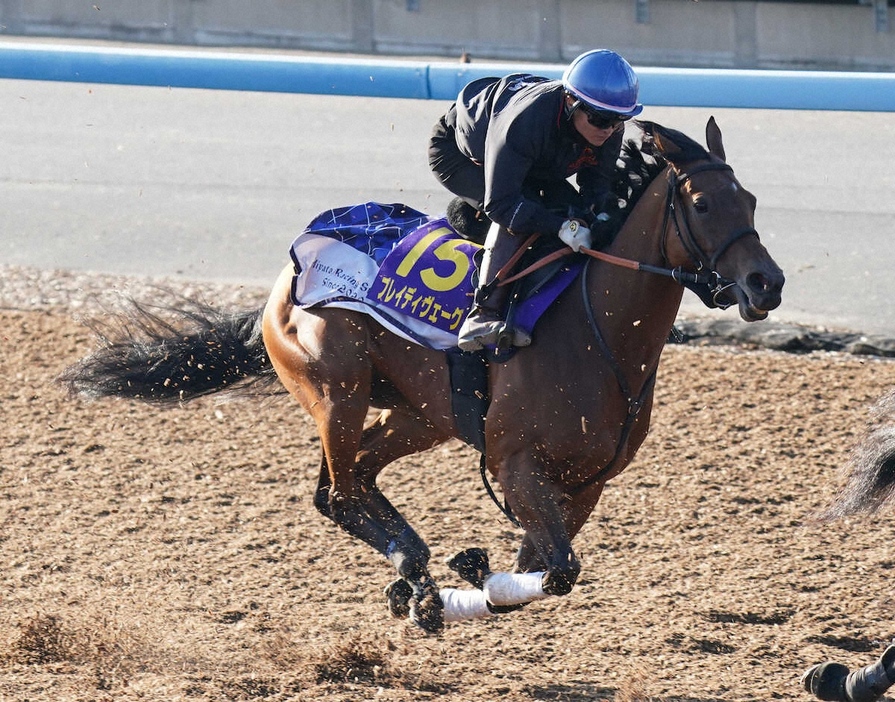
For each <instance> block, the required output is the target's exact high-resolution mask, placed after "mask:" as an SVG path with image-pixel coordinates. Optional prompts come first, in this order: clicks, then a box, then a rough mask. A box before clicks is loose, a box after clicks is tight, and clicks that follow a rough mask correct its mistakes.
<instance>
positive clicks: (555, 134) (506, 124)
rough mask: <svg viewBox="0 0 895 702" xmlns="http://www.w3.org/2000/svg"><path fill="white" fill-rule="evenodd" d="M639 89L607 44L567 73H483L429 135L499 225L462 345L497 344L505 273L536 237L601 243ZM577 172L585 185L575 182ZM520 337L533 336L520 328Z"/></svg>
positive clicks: (452, 178) (451, 175)
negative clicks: (598, 227)
mask: <svg viewBox="0 0 895 702" xmlns="http://www.w3.org/2000/svg"><path fill="white" fill-rule="evenodd" d="M638 90H639V82H638V80H637V76H636V75H635V73H634V71H633V69H632V68H631V66H630V65H629V64H628V62H627V61H625V59H623V58H622V57H621V56H619V55H618V54H617V53H615V52H614V51H609V50H607V49H597V50H594V51H588V52H586V53H584V54H582V55H581V56H579V57H578V58H576V59H575V60H574V61H572V63H571V64H570V65H569V66H568V68H566V70H565V72H564V74H563V77H562V80H561V81H560V80H549V79H547V78H542V77H539V76H533V75H529V74H524V73H515V74H512V75H508V76H505V77H503V78H481V79H478V80H475V81H473V82H471V83H469V84H468V85H466V86H465V87H464V88H463V90H462V91H461V92H460V94H459V96H458V97H457V101H456V102H455V103H454V104H453V105H451V107H450V109H448V111H447V113H446V114H445V115H444V116H443V117H442V118H441V119H440V120H439V121H438V122H437V123H436V125H435V127H434V129H433V130H432V136H431V138H430V141H429V166H430V167H431V168H432V171H433V172H434V174H435V177H436V178H437V179H438V180H439V182H441V184H442V185H444V186H445V187H446V188H447V189H448V190H449V191H450V192H452V193H454V194H455V195H457V196H458V198H459V199H460V200H461V201H462V202H463V203H465V205H467V206H469V207H471V208H474V210H475V211H477V212H478V213H484V214H485V215H486V216H487V218H489V219H490V220H491V221H492V222H493V223H494V225H495V226H491V228H490V230H489V231H488V235H487V238H486V239H485V252H484V258H483V260H482V267H481V270H480V271H479V280H478V288H477V290H476V294H475V299H474V307H473V310H472V312H471V313H470V315H469V317H468V318H467V319H466V321H465V322H464V324H463V326H462V327H461V329H460V338H459V341H458V343H459V346H460V348H461V349H463V350H464V351H475V350H478V349H480V348H482V347H483V346H485V345H488V344H494V343H497V341H498V336H499V335H500V334H501V333H502V331H503V330H502V327H503V325H504V323H503V319H502V315H503V306H504V303H505V301H506V297H507V288H506V287H504V288H500V287H497V285H496V281H495V276H496V274H497V272H498V271H499V270H500V269H501V268H502V267H503V266H504V265H505V264H506V263H507V262H508V261H509V260H510V259H511V258H512V256H513V254H514V253H515V252H516V250H517V249H518V248H519V247H520V246H521V245H522V243H523V242H524V241H525V239H526V238H527V236H528V235H530V234H532V233H535V232H542V233H555V234H557V235H558V236H559V238H560V239H561V240H562V241H563V242H564V243H566V244H568V245H569V246H570V247H571V248H572V249H573V250H574V251H578V249H579V248H580V247H582V246H585V247H590V246H591V239H592V236H591V232H590V227H591V226H593V222H594V220H595V219H597V218H598V214H599V213H601V212H602V211H603V208H604V206H605V204H606V202H607V200H608V197H609V194H610V189H609V184H610V177H611V175H612V173H613V171H614V169H615V165H616V161H617V160H618V157H619V153H620V151H621V146H622V138H623V135H624V123H625V121H626V120H628V119H630V118H631V117H634V116H636V115H638V114H640V112H641V111H642V110H643V105H641V104H639V103H638V102H637V96H638ZM572 175H575V176H576V182H577V185H578V187H577V189H576V188H575V187H574V186H573V185H572V184H571V183H569V182H568V180H567V179H568V178H569V177H570V176H572ZM572 213H574V217H573V214H572ZM501 341H503V340H501ZM513 343H514V344H515V345H516V346H525V345H527V344H529V343H531V339H530V338H528V337H527V335H526V334H524V333H522V332H519V331H516V333H515V338H514V339H513Z"/></svg>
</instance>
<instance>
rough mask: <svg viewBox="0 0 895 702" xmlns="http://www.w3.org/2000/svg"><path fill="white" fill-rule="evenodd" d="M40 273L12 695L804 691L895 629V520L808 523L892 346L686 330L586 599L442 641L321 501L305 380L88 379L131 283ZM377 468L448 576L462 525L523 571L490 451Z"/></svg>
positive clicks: (531, 610)
mask: <svg viewBox="0 0 895 702" xmlns="http://www.w3.org/2000/svg"><path fill="white" fill-rule="evenodd" d="M24 282H26V283H27V288H28V289H27V291H26V292H22V291H20V292H19V293H16V294H11V293H6V294H5V295H0V402H2V404H0V406H2V418H3V421H2V423H0V447H2V454H0V522H2V530H0V559H2V564H3V567H2V570H0V700H4V701H7V700H9V701H16V702H24V701H25V700H28V701H29V702H68V701H74V700H79V701H80V700H84V701H87V700H90V701H97V702H100V701H106V700H109V701H111V700H115V701H116V702H117V701H119V700H160V701H161V700H165V701H168V700H189V701H195V702H200V701H202V700H208V701H212V700H215V701H217V700H324V699H325V700H333V701H342V700H344V701H348V700H352V701H353V700H401V701H408V702H409V701H411V700H421V699H438V700H448V701H451V702H453V701H458V702H459V701H467V700H505V701H508V702H514V701H516V700H573V701H584V700H616V701H618V702H639V701H645V700H657V701H662V702H672V701H674V702H710V701H716V700H718V701H733V700H756V701H758V700H762V701H767V700H773V699H779V700H808V699H809V697H808V695H807V694H806V693H805V692H803V691H802V689H801V688H800V686H799V676H800V674H801V673H802V671H803V670H804V669H805V668H806V667H807V666H809V665H811V664H813V663H816V662H820V661H822V660H826V659H835V660H838V661H840V662H843V663H845V664H847V665H850V666H852V667H855V666H860V665H864V664H865V663H869V662H870V661H871V660H872V659H874V658H875V657H876V655H877V654H878V653H880V652H881V651H882V649H883V648H884V646H885V645H886V644H887V643H888V642H889V641H890V640H892V639H893V637H895V624H893V618H892V613H893V608H895V597H893V595H892V590H891V573H892V569H893V568H895V556H893V552H892V549H891V541H890V539H891V527H892V516H891V514H883V515H880V516H877V517H873V518H866V517H865V518H861V519H851V520H844V521H840V522H837V523H833V524H827V525H824V524H819V523H817V522H816V521H815V520H814V519H813V515H814V514H815V513H816V512H817V510H819V509H820V508H821V507H823V506H824V505H825V504H826V503H827V502H828V500H829V499H830V498H831V497H832V495H833V493H834V491H835V489H836V487H837V485H839V484H840V482H841V475H840V472H839V470H840V468H841V466H843V465H844V464H845V463H846V461H847V459H848V456H849V453H850V451H851V450H852V448H853V446H854V445H855V443H856V442H857V441H858V440H859V439H860V437H861V436H862V435H863V433H864V432H865V430H866V429H867V427H868V423H869V422H870V411H869V410H870V405H871V404H872V403H873V401H874V400H875V399H877V398H878V397H879V396H881V395H882V394H883V393H884V392H886V391H887V390H889V389H891V388H892V387H893V386H895V361H893V360H892V359H884V358H878V357H872V356H856V355H851V354H840V353H828V352H823V353H811V354H801V355H795V354H786V353H782V352H777V351H768V350H755V349H748V348H743V347H718V346H706V347H702V346H696V345H683V346H669V347H668V348H667V350H666V353H665V356H664V361H663V365H662V367H661V369H660V375H659V381H658V385H657V391H656V397H657V403H656V409H655V412H654V421H653V427H652V432H651V434H650V436H649V438H648V439H647V441H646V443H645V445H644V447H643V448H642V450H641V452H640V454H639V455H638V457H637V459H636V460H635V462H634V463H633V464H632V465H631V467H629V468H628V470H627V471H626V472H625V473H623V474H622V475H621V476H619V477H618V478H617V479H616V480H614V481H613V482H612V483H611V484H610V486H609V487H608V488H607V490H606V492H605V495H604V497H603V499H602V501H601V503H600V504H599V505H598V507H597V509H596V511H595V512H594V514H593V516H592V517H591V520H590V521H589V523H588V524H587V525H586V527H585V528H584V530H583V532H582V533H581V534H580V535H579V537H578V538H577V539H576V542H575V545H576V548H577V551H578V554H579V556H580V558H581V561H582V564H583V570H582V576H581V579H580V581H579V583H578V586H577V587H576V588H575V590H574V591H573V593H572V594H571V595H569V596H567V597H564V598H555V599H550V600H545V601H541V602H537V603H534V604H532V605H531V606H529V607H528V608H527V609H525V610H523V611H521V612H517V613H514V614H510V615H505V616H501V617H495V618H492V619H489V620H482V621H476V622H469V623H463V624H453V625H448V627H447V628H446V630H445V631H444V633H443V634H442V635H440V636H437V637H436V636H425V635H423V634H421V633H420V632H418V631H417V630H415V629H414V628H413V627H412V626H410V625H409V624H408V623H406V622H405V621H399V620H395V619H392V618H390V616H389V614H388V611H387V608H386V605H385V600H384V597H383V594H382V590H383V588H384V587H385V586H386V585H387V584H388V583H389V582H390V581H391V580H392V578H393V570H392V569H391V566H389V565H388V564H387V563H386V562H385V561H384V560H383V559H382V558H381V557H380V556H378V555H377V554H375V553H374V552H373V551H371V550H370V549H369V548H367V547H366V546H364V545H363V544H361V543H359V542H356V541H353V540H351V539H350V538H349V537H348V536H346V535H344V534H343V533H341V532H340V531H339V530H338V529H336V528H335V527H334V526H333V525H331V524H330V523H329V522H327V521H326V520H325V519H323V518H322V517H321V516H319V515H318V514H317V512H316V511H315V510H314V507H313V504H312V495H313V489H314V486H315V479H316V472H317V466H318V460H319V442H318V440H317V438H316V436H315V433H314V430H313V427H312V425H311V422H310V421H309V419H308V418H307V417H306V416H305V415H304V414H303V413H302V411H301V410H300V408H298V406H297V405H296V404H295V403H294V402H293V401H291V400H290V399H289V398H288V397H284V396H280V397H275V398H272V399H269V400H265V401H261V400H245V401H241V402H229V403H220V402H219V401H216V400H215V399H214V398H208V399H203V400H201V401H198V402H196V403H194V404H191V405H188V406H184V407H179V408H174V409H170V410H165V411H162V410H159V409H156V408H153V407H150V406H146V405H141V404H138V403H135V402H131V401H122V400H104V401H99V402H88V401H84V400H81V399H77V398H74V399H72V398H68V397H66V395H65V394H64V393H63V391H62V390H61V388H60V387H59V386H58V385H57V384H56V383H55V381H54V379H55V377H56V376H57V374H59V373H60V372H61V371H62V370H63V369H64V368H65V367H66V366H67V365H68V364H70V363H72V362H74V361H75V360H77V359H78V358H80V357H81V356H83V355H85V354H86V353H88V352H89V351H90V350H91V349H92V348H93V344H94V342H93V340H92V338H91V334H90V332H89V331H88V330H87V328H86V327H85V326H84V325H83V324H82V323H81V321H80V319H79V316H80V315H83V314H88V315H89V314H95V313H96V309H95V308H93V307H91V304H92V303H91V302H90V300H91V299H92V298H91V297H90V294H91V293H99V294H100V297H103V296H108V295H112V296H113V297H114V296H115V295H116V294H117V292H119V288H118V286H116V285H112V284H110V283H109V281H100V280H96V281H93V282H89V283H88V282H85V281H84V280H81V279H79V280H77V281H75V280H67V279H65V277H64V276H61V277H60V276H57V277H53V276H46V275H44V276H43V277H41V274H36V273H33V272H32V274H31V277H30V278H28V279H27V280H26V281H24ZM143 292H145V291H143ZM186 292H187V293H188V294H192V293H193V292H195V290H194V289H192V288H189V289H187V290H186ZM230 293H231V297H232V299H231V300H228V302H232V301H233V300H235V299H237V298H238V299H240V300H241V301H243V302H250V303H252V304H253V303H254V301H255V300H257V299H260V296H262V295H263V294H264V292H263V291H247V290H238V291H237V290H232V291H230ZM729 314H733V313H732V312H731V313H729ZM381 482H382V486H383V488H384V490H385V491H386V492H387V493H388V494H389V496H390V497H391V498H392V499H393V501H394V502H395V503H396V504H397V505H398V506H399V508H401V509H403V510H404V511H405V513H406V514H407V515H408V516H409V517H410V519H411V521H412V522H413V523H414V525H415V526H416V527H417V529H418V530H419V531H420V533H421V534H422V535H423V537H424V538H425V539H426V540H427V541H428V543H429V545H430V547H431V549H432V552H433V561H432V571H433V575H434V576H435V577H436V579H437V580H438V581H439V582H440V584H442V585H459V584H460V583H459V582H458V579H457V578H456V576H454V575H453V574H452V573H451V572H450V571H449V569H448V568H447V566H446V565H445V564H444V560H445V559H447V558H448V557H450V556H451V555H453V554H454V553H455V552H457V551H458V550H460V549H462V548H466V547H469V546H482V547H485V548H486V549H488V551H489V553H490V554H491V559H492V565H493V566H495V567H496V568H499V569H508V568H509V567H510V565H511V563H512V558H513V555H514V550H515V548H516V547H517V545H518V541H519V538H520V533H519V532H518V531H517V530H516V529H515V528H514V527H512V525H510V524H509V523H508V522H507V521H506V520H505V519H504V518H503V517H502V515H501V514H500V513H499V512H498V511H497V509H496V507H495V506H494V505H493V503H491V502H490V500H489V499H488V497H487V495H486V493H485V491H484V489H483V487H482V485H481V482H480V479H479V476H478V472H477V456H476V454H475V453H474V452H473V451H472V450H471V449H469V448H467V447H465V446H463V445H462V444H460V443H459V442H451V443H449V444H446V445H444V446H442V447H439V448H436V449H434V450H432V451H430V452H428V453H425V454H421V455H418V456H415V457H412V458H407V459H403V460H401V461H399V462H398V463H396V464H395V465H394V466H393V467H392V468H390V469H389V470H387V471H386V473H385V474H384V475H383V479H382V481H381Z"/></svg>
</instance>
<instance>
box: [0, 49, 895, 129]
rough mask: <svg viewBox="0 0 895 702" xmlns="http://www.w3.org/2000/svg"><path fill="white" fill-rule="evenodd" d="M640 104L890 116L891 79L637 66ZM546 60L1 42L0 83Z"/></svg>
mask: <svg viewBox="0 0 895 702" xmlns="http://www.w3.org/2000/svg"><path fill="white" fill-rule="evenodd" d="M635 68H636V70H637V74H638V76H639V77H640V85H641V94H640V95H641V101H642V102H643V103H644V104H647V105H656V106H677V107H744V108H758V109H805V110H854V111H888V112H890V111H895V74H891V73H839V72H832V71H764V70H735V69H678V68H650V67H643V66H636V67H635ZM562 70H563V67H562V66H558V65H555V64H510V63H488V64H474V63H471V64H462V63H449V62H436V61H431V62H429V61H412V60H406V61H405V60H383V59H369V58H367V59H349V58H320V57H307V56H291V55H276V54H262V53H236V52H234V53H229V52H226V53H225V52H210V51H187V50H183V51H180V50H177V51H175V50H163V49H132V48H109V47H85V46H64V45H51V44H21V43H6V44H4V43H2V42H0V78H9V79H29V80H51V81H52V80H56V81H74V82H81V83H115V84H122V85H150V86H166V87H177V88H209V89H215V90H253V91H262V92H285V93H313V94H319V95H356V96H361V97H389V98H416V99H432V100H453V99H454V97H455V96H456V95H457V92H458V91H459V90H460V88H461V87H463V85H465V84H466V83H467V82H468V81H470V80H473V79H475V78H479V77H482V76H486V75H502V74H504V73H512V72H517V71H526V72H531V73H537V74H539V75H543V76H547V77H555V78H558V77H559V76H560V75H561V74H562Z"/></svg>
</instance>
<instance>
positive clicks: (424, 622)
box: [410, 579, 444, 634]
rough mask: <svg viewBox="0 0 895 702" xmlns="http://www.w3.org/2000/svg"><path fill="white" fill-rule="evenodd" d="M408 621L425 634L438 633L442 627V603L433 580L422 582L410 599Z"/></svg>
mask: <svg viewBox="0 0 895 702" xmlns="http://www.w3.org/2000/svg"><path fill="white" fill-rule="evenodd" d="M410 621H412V622H413V623H414V624H416V625H417V626H418V627H419V628H420V629H422V630H423V631H425V632H426V633H427V634H438V633H441V631H442V630H443V629H444V603H443V602H442V601H441V597H440V596H439V595H438V587H437V586H436V585H435V581H433V580H431V579H430V580H427V581H426V582H424V583H423V585H422V587H421V588H420V590H419V592H418V593H414V595H413V597H412V598H411V599H410Z"/></svg>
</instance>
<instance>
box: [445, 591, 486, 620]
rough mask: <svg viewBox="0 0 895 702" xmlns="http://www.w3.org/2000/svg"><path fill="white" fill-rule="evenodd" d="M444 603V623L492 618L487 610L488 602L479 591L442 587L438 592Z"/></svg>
mask: <svg viewBox="0 0 895 702" xmlns="http://www.w3.org/2000/svg"><path fill="white" fill-rule="evenodd" d="M438 594H439V595H440V596H441V601H442V602H443V603H444V621H445V622H463V621H466V620H467V619H480V618H482V617H490V616H492V614H493V613H492V612H491V610H490V609H488V600H486V599H485V593H484V592H482V591H481V590H457V589H456V588H453V587H444V588H442V589H441V590H439V591H438Z"/></svg>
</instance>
